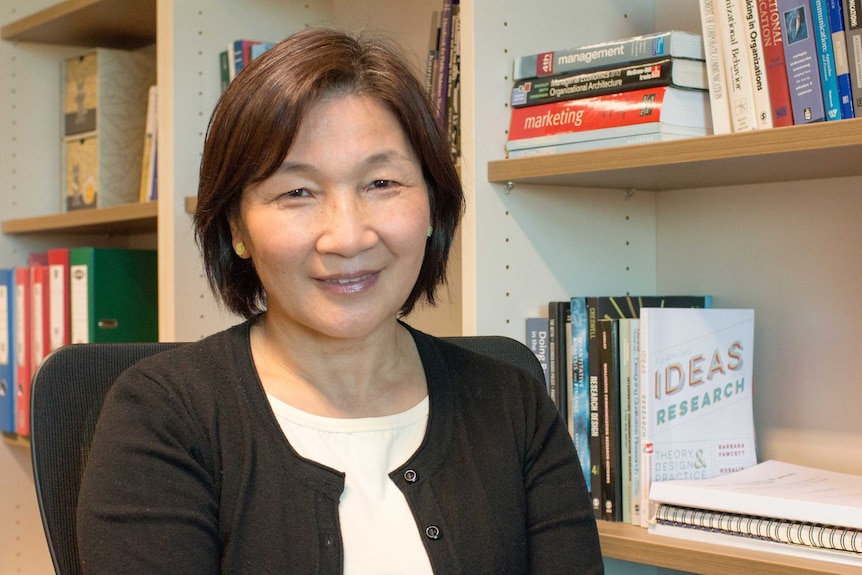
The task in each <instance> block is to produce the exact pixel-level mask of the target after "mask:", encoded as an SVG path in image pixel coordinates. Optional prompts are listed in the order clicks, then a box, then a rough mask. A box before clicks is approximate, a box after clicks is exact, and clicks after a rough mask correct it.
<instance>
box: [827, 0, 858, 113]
mask: <svg viewBox="0 0 862 575" xmlns="http://www.w3.org/2000/svg"><path fill="white" fill-rule="evenodd" d="M829 25H830V27H831V29H832V51H833V53H834V54H835V76H836V78H837V80H838V97H839V102H838V104H839V108H840V109H841V118H843V119H846V118H853V117H855V115H856V114H855V112H854V111H853V86H852V85H851V81H850V63H849V60H848V53H847V37H846V32H845V26H844V9H843V8H842V7H841V0H829Z"/></svg>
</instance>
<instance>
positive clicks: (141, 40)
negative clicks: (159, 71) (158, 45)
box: [0, 0, 156, 49]
mask: <svg viewBox="0 0 862 575" xmlns="http://www.w3.org/2000/svg"><path fill="white" fill-rule="evenodd" d="M0 37H2V39H3V40H10V41H24V42H41V43H46V44H64V45H69V46H90V47H97V46H98V47H103V48H125V49H133V48H140V47H142V46H147V45H149V44H154V43H155V41H156V0H65V1H63V2H58V3H56V4H54V5H52V6H49V7H47V8H45V9H44V10H40V11H38V12H35V13H33V14H30V15H28V16H24V17H22V18H20V19H18V20H15V21H13V22H10V23H9V24H6V25H5V26H3V27H2V29H0Z"/></svg>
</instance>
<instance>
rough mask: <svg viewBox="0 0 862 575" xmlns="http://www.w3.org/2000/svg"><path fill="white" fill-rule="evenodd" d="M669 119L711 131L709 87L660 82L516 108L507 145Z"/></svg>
mask: <svg viewBox="0 0 862 575" xmlns="http://www.w3.org/2000/svg"><path fill="white" fill-rule="evenodd" d="M669 125H672V126H676V127H679V128H683V129H687V130H690V131H691V135H693V136H697V135H704V134H708V133H711V132H712V115H711V113H710V109H709V93H708V92H707V91H705V90H683V89H680V88H675V87H673V86H660V87H655V88H646V89H643V90H632V91H629V92H617V93H613V94H606V95H604V96H596V97H592V98H579V99H575V100H564V101H562V102H553V103H550V104H542V105H538V106H526V107H523V108H513V109H512V118H511V122H510V124H509V136H508V142H507V143H506V148H507V149H508V150H517V149H524V148H535V147H538V146H551V145H555V144H564V143H569V142H578V141H585V140H596V139H601V138H610V137H619V136H629V135H635V134H639V133H644V132H646V131H655V130H656V129H658V128H659V127H663V126H669Z"/></svg>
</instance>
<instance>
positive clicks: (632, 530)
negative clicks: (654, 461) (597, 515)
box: [598, 521, 859, 575]
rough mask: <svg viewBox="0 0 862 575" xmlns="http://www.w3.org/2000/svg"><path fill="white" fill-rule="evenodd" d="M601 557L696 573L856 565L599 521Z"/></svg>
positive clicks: (778, 573)
mask: <svg viewBox="0 0 862 575" xmlns="http://www.w3.org/2000/svg"><path fill="white" fill-rule="evenodd" d="M598 525H599V537H600V538H601V542H602V554H603V555H604V556H605V557H610V558H613V559H621V560H623V561H633V562H636V563H647V564H649V565H654V566H656V567H663V568H667V569H679V570H681V571H687V572H690V573H698V574H700V575H727V573H734V572H735V573H760V574H761V575H826V574H829V575H850V574H852V573H859V568H858V567H851V566H849V565H844V564H840V563H831V562H825V561H815V560H811V559H804V558H797V557H790V556H787V555H782V554H777V553H766V552H760V551H751V550H748V549H739V548H736V547H730V546H724V545H712V544H708V543H700V542H696V541H687V540H684V539H677V538H674V537H663V536H661V535H652V534H650V533H648V532H647V530H646V529H644V528H643V527H635V526H633V525H627V524H623V523H611V522H608V521H599V522H598Z"/></svg>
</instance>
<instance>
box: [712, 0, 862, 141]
mask: <svg viewBox="0 0 862 575" xmlns="http://www.w3.org/2000/svg"><path fill="white" fill-rule="evenodd" d="M699 1H700V14H701V25H702V31H703V38H704V43H705V46H706V59H707V67H708V70H709V92H710V99H711V105H712V106H711V108H712V116H713V127H714V131H715V133H716V134H721V133H730V132H743V131H747V130H755V129H762V128H771V127H779V126H790V125H795V124H808V123H811V122H820V121H826V120H841V119H846V118H853V117H855V116H856V115H858V114H860V113H862V77H860V73H862V53H860V51H859V50H858V49H855V50H854V49H849V50H848V46H858V45H859V42H860V40H862V28H860V26H859V22H858V13H859V9H860V8H862V6H860V3H862V2H860V0H843V1H842V0H764V1H760V2H757V1H756V0H699Z"/></svg>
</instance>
